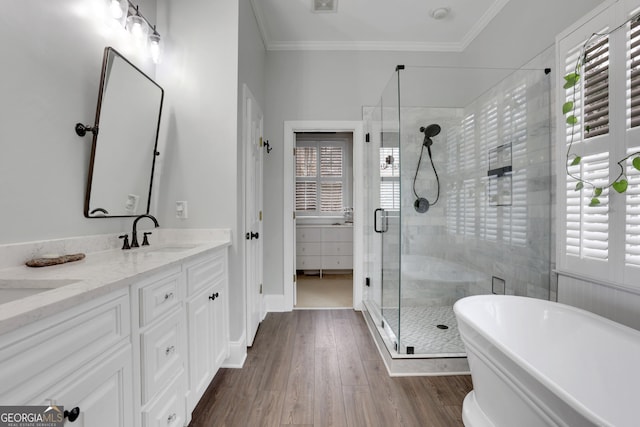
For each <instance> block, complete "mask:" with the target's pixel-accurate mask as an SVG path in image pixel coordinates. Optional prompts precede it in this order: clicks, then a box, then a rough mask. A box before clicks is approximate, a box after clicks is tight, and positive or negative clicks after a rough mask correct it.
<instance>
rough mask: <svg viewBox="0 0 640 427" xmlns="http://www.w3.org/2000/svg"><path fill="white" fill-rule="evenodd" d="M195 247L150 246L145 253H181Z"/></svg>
mask: <svg viewBox="0 0 640 427" xmlns="http://www.w3.org/2000/svg"><path fill="white" fill-rule="evenodd" d="M196 246H197V245H165V246H158V247H153V246H151V247H150V248H149V249H147V250H146V251H145V252H182V251H188V250H189V249H193V248H195V247H196Z"/></svg>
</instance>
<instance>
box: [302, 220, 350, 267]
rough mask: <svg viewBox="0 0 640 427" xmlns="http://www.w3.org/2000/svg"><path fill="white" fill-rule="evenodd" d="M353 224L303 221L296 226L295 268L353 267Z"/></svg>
mask: <svg viewBox="0 0 640 427" xmlns="http://www.w3.org/2000/svg"><path fill="white" fill-rule="evenodd" d="M352 269H353V227H348V226H332V225H303V226H298V227H297V228H296V270H320V275H322V271H323V270H352Z"/></svg>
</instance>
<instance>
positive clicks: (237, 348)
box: [222, 333, 247, 369]
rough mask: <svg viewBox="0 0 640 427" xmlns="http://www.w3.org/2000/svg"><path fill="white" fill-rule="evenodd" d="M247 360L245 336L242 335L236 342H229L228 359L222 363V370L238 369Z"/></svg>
mask: <svg viewBox="0 0 640 427" xmlns="http://www.w3.org/2000/svg"><path fill="white" fill-rule="evenodd" d="M246 359H247V336H246V333H244V334H242V336H241V337H240V339H239V340H238V341H231V342H229V357H227V358H226V359H225V360H224V362H222V367H223V368H234V369H240V368H242V367H243V366H244V361H245V360H246Z"/></svg>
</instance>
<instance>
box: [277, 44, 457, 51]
mask: <svg viewBox="0 0 640 427" xmlns="http://www.w3.org/2000/svg"><path fill="white" fill-rule="evenodd" d="M267 50H311V51H321V50H334V51H347V50H350V51H392V52H462V51H463V50H464V49H463V47H462V45H461V44H460V43H423V42H386V41H379V42H377V41H376V42H367V41H360V42H358V41H350V42H342V41H336V42H324V41H322V42H321V41H308V42H270V43H268V44H267Z"/></svg>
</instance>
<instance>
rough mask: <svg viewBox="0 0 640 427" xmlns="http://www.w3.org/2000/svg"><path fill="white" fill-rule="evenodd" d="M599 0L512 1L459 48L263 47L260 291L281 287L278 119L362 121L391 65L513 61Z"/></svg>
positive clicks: (526, 57) (502, 63)
mask: <svg viewBox="0 0 640 427" xmlns="http://www.w3.org/2000/svg"><path fill="white" fill-rule="evenodd" d="M598 3H600V0H588V1H585V0H569V1H563V2H562V4H558V2H554V1H553V0H541V1H537V2H527V1H525V0H511V1H510V2H509V3H508V4H507V6H505V8H504V9H503V10H502V12H501V13H500V14H499V15H498V16H496V18H494V20H493V21H492V22H491V23H490V24H489V26H488V27H487V28H486V29H485V30H484V31H483V32H482V33H481V34H480V36H479V37H478V38H477V39H476V40H475V41H474V42H473V43H471V45H470V46H469V47H468V48H467V50H466V51H465V52H464V53H460V54H456V53H415V52H295V51H294V52H282V51H270V52H268V54H267V95H266V97H267V105H266V109H265V116H266V126H265V134H266V137H267V138H268V139H269V142H270V144H271V145H272V146H273V147H274V151H273V152H272V153H271V154H270V155H269V156H266V157H265V224H264V226H265V227H264V229H265V232H264V234H265V247H266V248H269V250H268V251H266V252H265V289H266V293H268V294H282V293H283V289H282V286H283V285H282V283H283V271H282V270H283V267H282V266H283V241H282V236H283V230H282V216H283V215H284V214H285V213H284V212H283V211H282V209H283V208H282V206H283V197H282V188H283V180H284V177H283V172H282V171H283V161H284V157H283V156H285V155H288V153H282V149H281V147H282V138H283V134H282V132H283V122H284V121H285V120H362V112H361V109H362V106H366V105H369V106H372V105H376V103H377V101H378V98H379V97H380V95H381V94H382V91H383V89H384V88H385V86H386V84H387V82H388V81H389V79H390V78H391V75H392V73H393V71H394V69H395V66H396V65H398V64H405V65H424V66H456V65H464V66H484V67H489V66H493V67H512V68H518V67H520V66H522V65H523V64H525V63H526V61H528V60H529V59H531V58H533V57H534V56H536V55H537V54H538V53H540V52H541V51H543V50H544V49H545V48H547V47H549V46H551V45H552V44H553V42H554V37H555V35H556V34H557V33H559V32H560V31H562V30H563V29H564V28H566V27H567V26H568V25H570V24H571V23H572V22H574V21H575V20H576V19H578V18H579V17H580V16H582V15H583V14H584V13H586V12H587V11H588V10H590V9H592V8H593V7H595V5H597V4H598ZM534 5H535V6H534ZM525 12H526V13H525ZM538 18H539V19H538ZM425 19H426V18H425ZM287 214H288V213H287Z"/></svg>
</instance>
